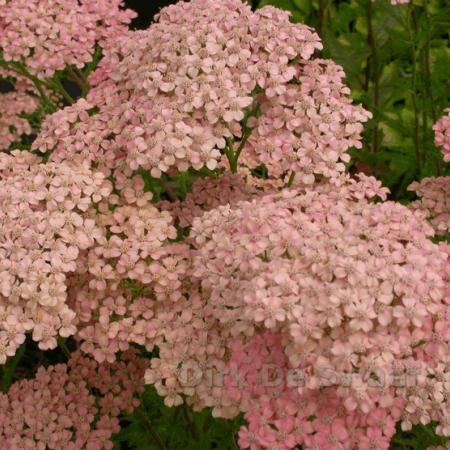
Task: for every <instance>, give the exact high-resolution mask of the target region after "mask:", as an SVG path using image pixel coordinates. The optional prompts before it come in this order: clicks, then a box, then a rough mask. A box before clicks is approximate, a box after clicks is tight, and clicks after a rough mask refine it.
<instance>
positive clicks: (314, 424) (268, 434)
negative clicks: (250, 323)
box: [225, 332, 404, 450]
mask: <svg viewBox="0 0 450 450" xmlns="http://www.w3.org/2000/svg"><path fill="white" fill-rule="evenodd" d="M229 367H230V368H233V370H234V376H233V377H227V379H226V381H225V382H226V385H227V387H228V389H229V393H230V395H231V396H232V397H233V398H235V399H236V401H238V402H239V403H240V404H241V405H242V406H241V408H242V409H243V410H244V411H245V418H246V420H247V422H248V425H247V426H245V427H242V428H241V430H240V432H239V446H240V447H241V448H250V449H251V450H260V449H263V448H264V449H277V450H288V449H292V448H297V446H300V445H301V448H302V449H304V450H317V449H326V450H344V449H358V450H387V449H388V448H389V444H390V440H391V438H392V436H393V435H394V434H395V432H396V428H395V424H396V422H397V421H398V420H399V419H400V418H401V413H402V410H403V405H404V402H403V401H402V400H401V399H395V400H394V399H392V400H391V399H390V398H389V397H388V396H386V397H387V398H388V401H386V400H385V402H384V404H383V405H377V406H376V407H374V408H373V409H372V410H371V411H370V413H369V414H367V413H364V412H361V411H359V410H356V409H353V410H349V409H348V408H347V407H346V405H345V402H344V399H343V398H342V396H341V395H339V394H340V393H339V390H338V389H336V387H332V386H324V387H323V388H322V389H315V390H304V392H300V391H299V389H297V388H296V387H295V386H296V382H297V383H298V382H299V381H301V380H302V378H301V377H302V375H304V374H302V373H301V372H293V371H292V370H291V372H290V369H291V367H290V365H289V362H288V359H287V358H286V356H285V354H284V353H283V344H282V338H281V336H280V335H279V334H274V333H270V332H265V333H262V334H257V335H255V336H254V337H253V338H251V339H250V341H249V342H248V343H247V344H245V345H243V344H242V343H241V342H239V341H238V342H236V343H234V344H233V346H232V357H231V360H230V363H229ZM289 374H291V376H290V377H289ZM372 391H374V392H376V388H372Z"/></svg>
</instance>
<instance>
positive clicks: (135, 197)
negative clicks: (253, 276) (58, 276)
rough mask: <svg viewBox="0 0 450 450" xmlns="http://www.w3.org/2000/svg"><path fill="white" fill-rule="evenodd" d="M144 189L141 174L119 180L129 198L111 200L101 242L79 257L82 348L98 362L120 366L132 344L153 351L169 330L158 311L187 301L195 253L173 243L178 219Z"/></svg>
mask: <svg viewBox="0 0 450 450" xmlns="http://www.w3.org/2000/svg"><path fill="white" fill-rule="evenodd" d="M143 187H144V184H143V181H142V179H141V178H140V177H136V178H134V179H132V180H128V179H125V178H124V179H122V180H120V179H117V180H116V182H115V190H117V191H118V192H121V194H122V195H121V196H119V195H116V194H113V195H111V196H110V197H109V199H108V203H106V202H104V203H102V204H100V205H99V212H98V213H97V215H96V223H97V224H98V226H99V227H100V229H101V233H102V239H101V240H100V241H99V242H97V243H96V244H95V245H94V246H93V247H92V248H90V249H89V250H88V251H86V252H85V253H84V254H83V255H81V257H80V258H78V261H77V271H76V273H75V274H74V275H73V276H72V277H71V278H70V279H69V280H68V283H67V284H68V291H69V305H70V306H71V308H72V309H73V310H74V311H76V325H77V329H78V332H77V337H78V338H79V339H81V340H82V342H81V349H82V350H83V351H84V352H87V353H90V354H92V355H94V357H95V359H96V360H97V361H99V362H102V361H104V360H105V359H106V360H108V361H110V362H113V361H114V360H115V358H116V353H117V352H119V351H124V350H126V349H128V348H129V346H130V343H132V342H134V343H137V344H140V345H144V346H145V347H146V348H147V349H148V350H149V351H151V350H152V349H153V347H154V345H155V344H156V343H157V335H158V334H159V333H161V332H164V329H161V330H160V329H158V327H157V326H156V324H154V323H153V322H152V320H151V319H152V317H153V316H154V314H155V310H156V309H157V308H158V307H159V305H161V304H167V305H168V306H170V305H172V304H174V303H175V302H176V301H177V300H178V299H179V298H180V297H181V296H182V289H181V285H182V281H183V279H184V277H185V272H186V260H185V259H186V253H187V251H188V249H187V247H186V246H185V245H183V244H170V243H169V241H170V240H172V239H175V238H176V236H177V232H176V229H175V228H174V227H173V225H172V217H171V216H170V214H169V213H168V212H164V211H163V212H160V211H158V210H157V209H156V208H155V206H153V205H152V204H151V203H149V200H150V199H151V194H150V193H144V191H143ZM110 205H113V210H112V211H111V210H110Z"/></svg>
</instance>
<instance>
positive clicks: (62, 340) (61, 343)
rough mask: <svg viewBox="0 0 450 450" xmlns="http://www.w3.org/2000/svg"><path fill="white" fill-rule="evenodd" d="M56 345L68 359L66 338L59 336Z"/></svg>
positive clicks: (68, 352)
mask: <svg viewBox="0 0 450 450" xmlns="http://www.w3.org/2000/svg"><path fill="white" fill-rule="evenodd" d="M58 346H59V348H60V349H61V350H62V351H63V353H64V355H65V356H66V357H67V359H69V358H70V350H69V348H68V347H67V344H66V339H65V338H59V339H58Z"/></svg>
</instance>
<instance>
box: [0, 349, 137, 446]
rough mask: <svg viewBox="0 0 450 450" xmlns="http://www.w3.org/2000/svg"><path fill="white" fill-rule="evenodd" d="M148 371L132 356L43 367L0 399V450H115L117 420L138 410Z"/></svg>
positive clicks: (79, 357) (79, 359)
mask: <svg viewBox="0 0 450 450" xmlns="http://www.w3.org/2000/svg"><path fill="white" fill-rule="evenodd" d="M144 368H145V362H144V360H143V359H141V358H138V357H137V355H136V354H135V353H133V352H128V353H124V354H123V355H122V358H121V360H120V361H118V362H116V363H114V364H107V363H105V364H100V365H99V364H98V363H96V362H95V361H94V360H92V359H90V358H87V357H85V356H82V355H81V354H80V352H76V353H74V354H72V355H71V358H70V360H69V361H68V363H67V364H58V365H55V366H49V367H48V368H44V367H40V368H39V369H38V371H37V373H36V375H35V377H34V378H32V379H30V380H22V381H19V382H16V383H14V384H13V385H12V386H11V387H10V389H9V390H8V393H7V394H0V405H1V413H0V448H1V449H5V450H6V449H8V450H19V449H26V450H35V449H46V448H51V449H54V450H78V449H79V450H81V449H87V450H102V449H112V448H113V443H112V440H111V438H112V435H113V434H115V433H117V432H118V431H119V430H120V422H119V415H120V414H121V413H122V412H126V413H128V414H131V413H132V412H133V410H134V409H135V408H136V407H137V406H138V405H139V399H138V394H139V393H141V392H142V391H143V382H142V374H143V370H144ZM93 391H95V392H98V393H99V397H95V396H94V395H93V393H92V392H93Z"/></svg>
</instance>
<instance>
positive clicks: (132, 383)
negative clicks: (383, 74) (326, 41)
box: [0, 0, 450, 450]
mask: <svg viewBox="0 0 450 450" xmlns="http://www.w3.org/2000/svg"><path fill="white" fill-rule="evenodd" d="M393 3H405V1H403V0H398V1H396V2H395V1H394V0H393ZM0 4H2V3H1V0H0ZM132 17H133V13H131V12H130V11H128V10H124V9H123V7H122V2H121V1H120V0H100V1H99V0H80V1H78V0H69V1H66V0H64V1H63V0H58V1H54V0H45V1H43V2H42V1H39V2H38V1H37V0H32V1H25V0H6V1H4V2H3V4H2V7H1V8H0V48H1V49H2V55H1V56H2V58H3V60H1V61H0V62H2V66H1V67H2V69H1V70H2V72H1V74H0V75H1V76H2V77H8V79H11V80H13V81H14V82H15V88H14V90H13V91H11V92H8V93H6V94H0V95H1V97H2V100H3V99H4V100H6V101H8V106H7V108H6V113H3V110H2V115H1V116H0V127H3V128H0V149H2V150H6V152H2V153H0V228H1V233H0V234H1V235H0V364H5V363H6V362H7V359H8V357H13V356H14V355H15V354H16V352H17V350H18V348H19V347H20V346H21V345H22V344H23V343H24V342H25V339H26V334H27V333H29V334H30V335H31V338H32V339H33V340H34V341H36V342H38V346H39V348H40V349H41V350H47V349H52V348H55V347H56V346H57V345H58V341H60V342H61V339H65V338H68V337H71V343H72V344H73V346H74V348H75V347H76V348H77V350H76V351H75V352H74V353H72V354H71V356H70V357H69V360H68V363H67V364H64V365H56V366H50V367H47V368H43V367H41V368H40V369H38V372H37V374H36V376H35V377H34V378H32V379H29V380H22V381H19V382H16V383H14V384H13V385H12V387H11V389H10V390H9V392H8V393H6V394H2V395H0V406H1V411H0V450H2V449H3V448H5V450H9V449H15V448H17V449H19V448H29V449H30V450H31V449H35V448H38V449H42V450H45V449H46V446H47V447H49V448H55V449H61V450H62V449H64V450H71V449H73V450H75V449H78V448H80V449H81V448H86V449H88V450H100V449H103V448H112V443H111V436H112V434H113V433H115V432H116V431H117V430H118V428H119V415H120V414H121V412H126V413H130V412H131V411H132V410H133V408H134V407H136V406H137V405H138V401H137V399H136V398H135V394H138V393H140V392H141V390H142V385H143V383H144V382H145V383H147V384H153V385H154V386H155V388H156V391H157V392H158V393H159V394H160V395H161V396H162V397H164V402H165V404H166V405H168V406H176V405H180V404H182V403H183V402H184V401H186V402H187V403H188V404H189V405H191V406H192V407H193V408H194V409H196V410H201V409H203V408H205V407H209V408H211V410H212V414H213V415H214V416H217V417H224V418H232V417H235V416H237V415H239V414H241V413H242V414H243V415H244V417H245V420H246V422H247V424H246V426H244V427H242V428H241V430H240V432H239V445H240V447H241V448H251V450H259V449H263V448H267V449H270V450H275V449H276V450H289V449H292V448H295V447H296V446H298V445H301V446H302V449H304V450H317V449H324V450H335V449H336V450H343V449H348V450H355V449H358V450H366V449H367V450H369V449H378V450H387V449H388V447H389V443H390V439H391V438H392V436H393V434H394V433H395V430H396V428H395V425H396V422H400V424H401V427H402V428H403V429H405V430H407V429H410V428H411V427H412V425H414V424H418V423H421V424H428V423H431V422H436V423H437V432H438V433H439V434H441V435H444V436H450V404H449V386H450V372H449V370H450V369H449V367H450V366H449V363H450V360H449V354H450V353H449V339H450V327H449V319H450V306H449V305H450V303H449V302H450V247H449V245H448V244H447V243H443V242H440V243H435V242H433V240H435V241H436V240H438V239H440V238H441V235H446V234H448V232H449V231H450V221H449V220H450V210H449V207H450V205H449V197H448V186H449V177H440V178H424V179H423V180H421V181H420V182H415V183H413V184H412V185H411V186H410V189H411V190H415V191H416V192H417V195H418V197H419V199H418V200H416V201H415V202H413V203H411V205H409V207H406V206H404V205H402V204H400V203H396V202H393V201H387V196H388V194H389V190H388V189H386V188H385V187H383V186H382V184H381V182H379V181H378V180H376V179H375V178H373V177H370V176H366V175H364V174H356V175H355V174H352V175H350V173H348V172H346V169H347V163H349V162H350V154H349V152H348V150H349V149H350V148H351V147H356V148H361V146H362V143H361V133H362V131H363V123H365V122H366V121H367V120H368V119H369V118H370V117H371V114H370V113H369V112H368V111H366V110H365V109H364V108H363V107H362V106H360V105H355V104H353V103H352V99H351V96H350V90H349V88H348V87H347V86H346V85H345V84H344V77H345V74H344V71H343V69H342V68H341V67H340V66H339V65H337V64H336V63H334V62H333V61H331V60H325V59H322V58H320V57H319V55H318V52H319V50H320V49H321V48H322V44H321V42H320V39H319V37H318V35H317V34H316V33H315V32H314V31H313V30H312V29H310V28H309V27H307V26H305V25H303V24H294V23H291V22H290V20H289V14H288V13H286V12H283V11H281V10H278V9H276V8H273V7H264V8H261V9H259V10H257V11H256V12H253V11H252V10H251V8H250V7H249V6H248V5H247V4H246V3H243V2H241V1H240V0H224V1H220V2H218V1H216V0H192V1H190V2H180V3H178V4H177V5H173V6H170V7H167V8H164V9H163V10H162V11H161V12H160V14H159V15H158V17H157V21H156V23H154V24H153V25H152V26H151V27H150V28H149V29H147V30H143V31H133V30H129V29H128V26H127V25H128V24H129V22H130V20H131V19H132ZM100 54H101V56H102V58H101V60H100V62H99V63H98V65H97V66H96V67H95V68H94V65H96V63H97V62H96V61H95V64H94V65H93V66H92V70H91V68H90V67H88V69H89V70H87V69H86V66H87V65H88V64H89V63H90V62H91V61H92V60H93V58H100ZM64 69H67V71H68V72H67V74H68V75H69V78H70V79H72V81H76V80H77V79H78V78H80V80H81V83H80V85H79V87H80V90H81V97H80V98H79V99H78V100H76V101H74V102H72V101H71V98H70V96H69V97H67V95H66V96H63V97H62V98H63V99H64V100H61V98H60V97H59V96H58V95H59V94H60V92H59V91H58V90H57V91H56V97H57V98H56V100H55V102H54V103H53V100H52V98H47V95H48V96H50V95H51V94H50V93H49V92H47V89H50V90H51V89H52V87H54V86H55V84H52V83H56V86H57V87H58V88H60V87H61V86H60V85H58V82H61V77H62V76H63V75H62V73H63V72H62V71H63V70H64ZM83 77H87V78H83ZM88 88H90V89H88ZM58 92H59V93H58ZM66 94H67V93H66ZM84 94H86V95H84ZM62 101H64V102H65V103H64V104H67V106H64V107H62V108H61V109H59V110H57V107H58V106H60V105H61V104H62V103H61V102H62ZM49 106H50V107H49ZM36 108H41V109H40V110H39V114H40V116H39V121H40V119H41V116H42V118H44V116H45V114H47V113H50V112H51V114H50V115H48V116H46V117H45V118H44V121H43V122H42V127H41V130H40V132H39V133H38V135H37V137H36V139H35V140H34V142H33V144H32V146H31V149H30V150H31V151H20V150H17V149H16V150H11V149H12V148H14V146H12V147H10V145H11V144H13V143H14V142H16V141H20V138H21V137H22V136H23V135H26V134H28V135H29V134H31V133H32V132H33V131H34V130H35V129H36V128H37V126H36V127H35V128H33V127H32V126H31V124H30V123H29V122H28V121H27V120H26V119H25V115H26V114H30V113H32V112H33V111H35V110H36ZM46 108H47V109H46ZM447 112H448V111H447ZM448 118H449V116H448V115H447V116H444V117H443V118H442V119H440V120H439V121H438V123H437V124H436V125H435V127H434V130H435V133H436V135H435V137H436V139H435V142H436V144H437V145H438V146H440V147H441V148H442V150H443V155H444V160H445V161H448V159H449V158H448V154H449V141H448V137H449V136H448V134H449V133H448V131H449V129H450V127H449V122H448ZM149 352H151V353H150V354H151V358H148V356H149ZM147 358H148V359H147ZM324 372H326V374H328V375H330V374H331V375H332V376H331V378H330V377H329V376H324ZM274 375H275V378H276V379H277V380H278V378H280V377H281V379H283V380H284V381H282V382H281V383H278V382H277V383H275V382H274V380H273V378H272V377H273V376H274ZM292 375H295V377H294V380H292V379H290V377H291V376H292ZM411 377H413V382H410V381H411ZM288 378H289V379H290V382H286V380H287V379H288ZM405 380H407V381H405ZM39 411H42V415H41V416H40V415H39V414H38V412H39ZM2 446H3V447H2Z"/></svg>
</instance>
